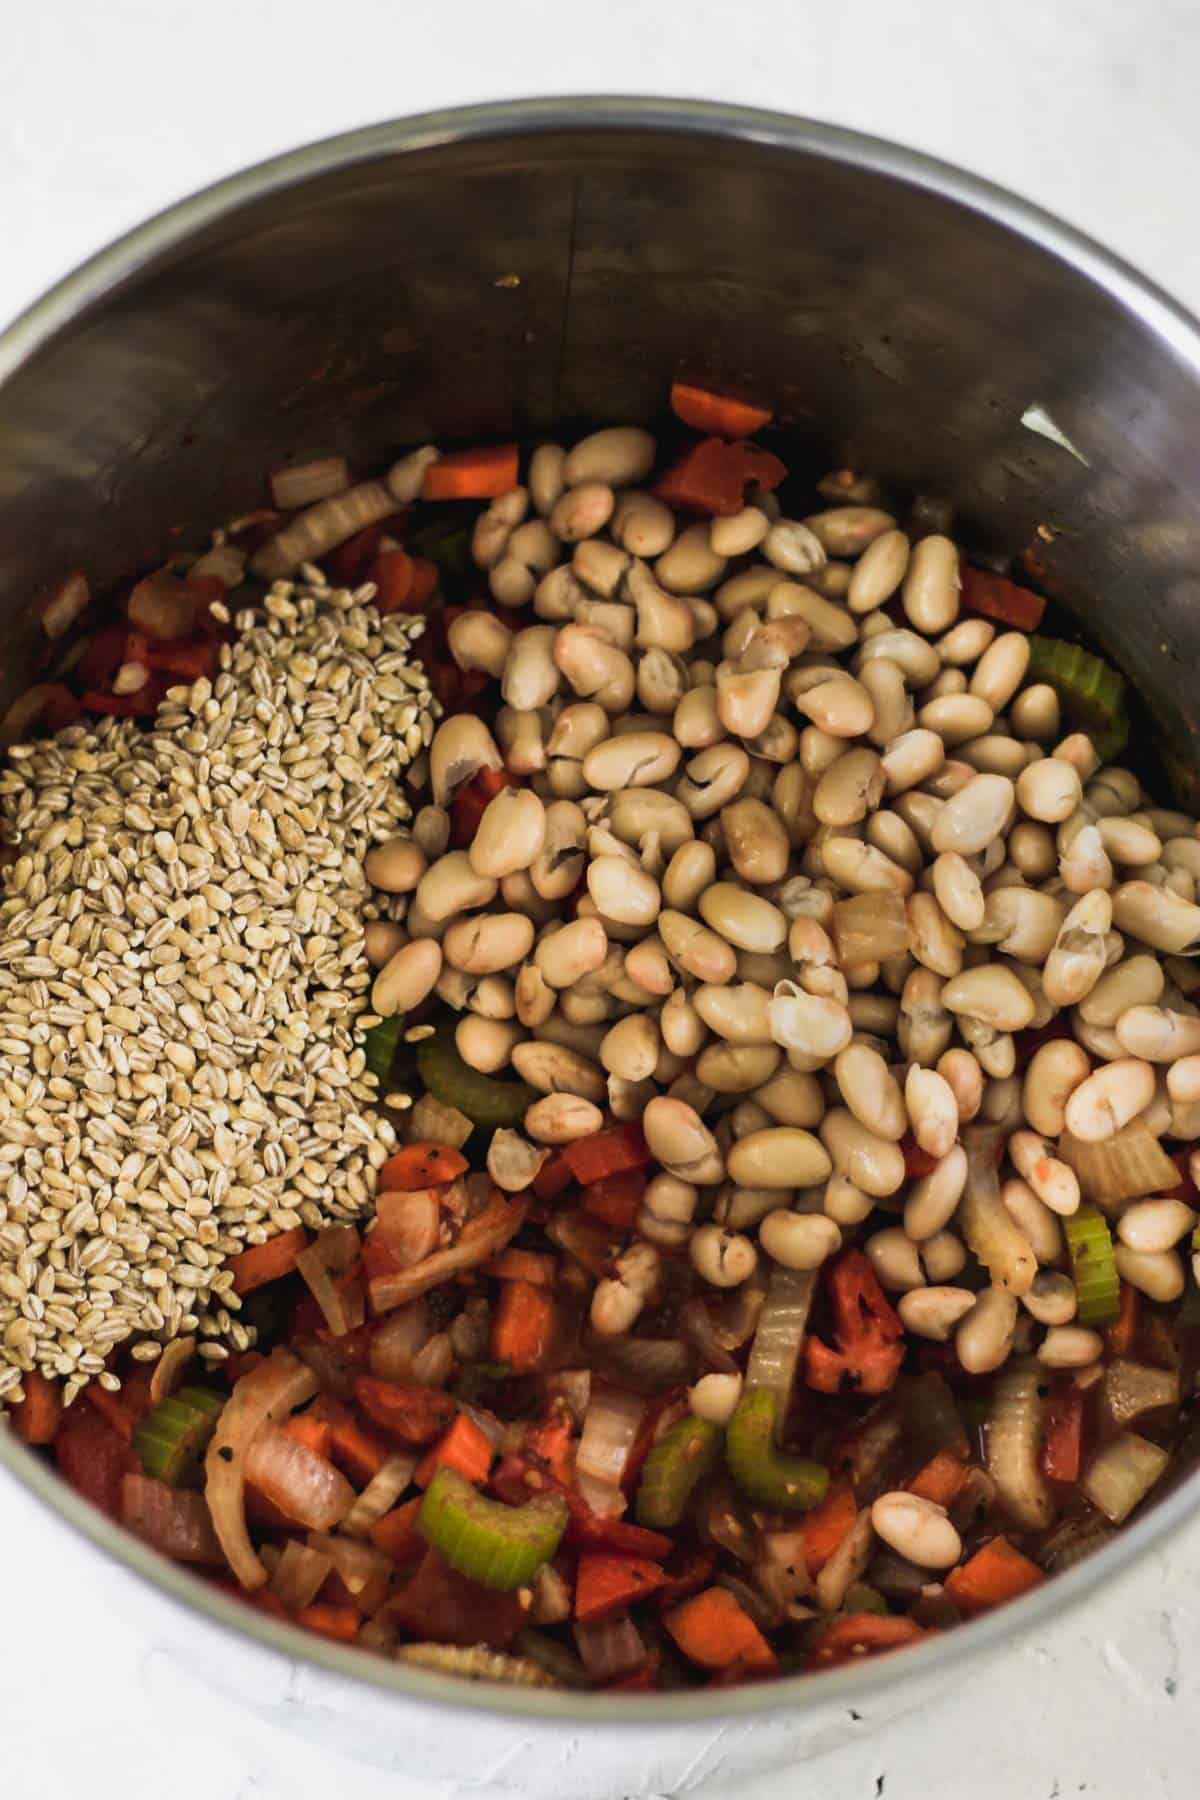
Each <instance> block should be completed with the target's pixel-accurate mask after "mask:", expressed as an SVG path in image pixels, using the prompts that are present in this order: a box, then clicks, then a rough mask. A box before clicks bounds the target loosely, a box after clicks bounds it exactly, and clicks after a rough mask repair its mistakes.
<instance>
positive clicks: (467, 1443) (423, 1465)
mask: <svg viewBox="0 0 1200 1800" xmlns="http://www.w3.org/2000/svg"><path fill="white" fill-rule="evenodd" d="M492 1454H493V1452H492V1445H491V1440H490V1439H489V1438H488V1437H487V1436H486V1435H485V1434H484V1433H483V1432H482V1431H481V1430H480V1429H479V1426H478V1425H477V1424H476V1423H475V1421H474V1419H472V1418H470V1417H469V1416H468V1415H467V1414H466V1413H459V1415H458V1417H457V1419H455V1421H454V1423H453V1425H452V1426H451V1427H450V1429H449V1431H448V1432H447V1433H446V1435H445V1437H444V1438H442V1439H440V1441H439V1442H438V1443H436V1444H435V1445H434V1446H433V1449H432V1450H431V1451H430V1452H429V1454H428V1455H427V1456H425V1457H423V1458H422V1459H421V1462H420V1463H419V1465H418V1467H417V1472H416V1475H415V1476H414V1478H413V1479H414V1480H415V1481H416V1484H417V1486H418V1487H423V1488H424V1487H428V1486H429V1484H430V1482H431V1481H432V1480H433V1478H434V1476H435V1475H436V1474H437V1471H438V1470H439V1469H457V1470H458V1472H459V1474H460V1475H465V1476H466V1478H467V1480H468V1481H474V1482H481V1481H486V1480H487V1478H488V1470H489V1469H490V1468H491V1466H492Z"/></svg>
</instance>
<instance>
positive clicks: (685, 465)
mask: <svg viewBox="0 0 1200 1800" xmlns="http://www.w3.org/2000/svg"><path fill="white" fill-rule="evenodd" d="M745 487H746V463H745V460H744V458H743V456H742V453H741V450H740V449H739V448H738V447H737V446H736V445H735V444H727V443H726V442H725V441H724V439H723V438H719V437H706V438H701V440H700V442H699V443H698V444H693V445H692V447H691V448H690V449H689V450H685V451H684V453H683V455H682V456H681V457H680V458H679V461H678V462H676V463H673V464H672V466H671V467H670V468H669V469H668V470H667V472H666V474H665V475H661V476H660V477H659V479H658V481H657V482H656V483H655V485H654V488H653V490H652V492H653V493H654V495H655V497H656V498H657V499H659V500H662V501H663V502H664V503H665V504H666V505H667V506H674V507H678V509H679V510H680V511H681V512H691V513H703V514H707V515H708V516H710V517H711V516H713V515H715V516H716V517H718V518H732V516H733V515H734V513H739V512H741V510H742V500H743V495H744V493H745Z"/></svg>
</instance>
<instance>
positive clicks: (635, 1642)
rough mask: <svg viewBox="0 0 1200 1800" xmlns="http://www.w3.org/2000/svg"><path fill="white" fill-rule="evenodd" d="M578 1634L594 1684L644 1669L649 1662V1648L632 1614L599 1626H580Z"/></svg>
mask: <svg viewBox="0 0 1200 1800" xmlns="http://www.w3.org/2000/svg"><path fill="white" fill-rule="evenodd" d="M574 1632H575V1642H576V1644H577V1645H578V1647H579V1654H580V1656H581V1657H582V1658H583V1666H584V1668H585V1669H586V1670H587V1672H588V1674H589V1675H590V1676H591V1678H592V1680H593V1681H616V1680H618V1679H619V1678H620V1676H622V1675H630V1674H632V1673H633V1671H634V1669H640V1668H641V1666H642V1664H643V1663H644V1662H645V1660H646V1646H645V1644H644V1643H643V1642H642V1639H641V1637H640V1635H639V1633H638V1628H637V1626H636V1625H635V1624H634V1622H633V1620H632V1619H631V1618H630V1617H629V1615H628V1613H619V1614H618V1615H617V1617H616V1618H615V1619H599V1620H597V1621H596V1622H595V1624H579V1623H576V1625H575V1626H574Z"/></svg>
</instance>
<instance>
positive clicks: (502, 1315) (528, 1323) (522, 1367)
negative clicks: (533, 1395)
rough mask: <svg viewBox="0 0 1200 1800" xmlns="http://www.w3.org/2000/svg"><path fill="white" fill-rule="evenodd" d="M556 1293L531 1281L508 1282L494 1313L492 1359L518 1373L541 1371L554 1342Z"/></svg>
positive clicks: (556, 1319) (556, 1315) (501, 1291)
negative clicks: (538, 1369) (505, 1364)
mask: <svg viewBox="0 0 1200 1800" xmlns="http://www.w3.org/2000/svg"><path fill="white" fill-rule="evenodd" d="M557 1322H558V1312H557V1308H556V1307H555V1304H554V1296H553V1294H552V1293H551V1292H550V1291H549V1290H548V1289H547V1288H545V1287H541V1286H539V1285H537V1284H536V1283H534V1282H532V1281H506V1282H505V1283H504V1286H503V1287H502V1288H501V1290H500V1296H499V1299H498V1300H497V1302H496V1306H495V1310H494V1311H493V1313H492V1356H493V1357H494V1359H495V1360H496V1361H497V1362H502V1363H507V1364H508V1366H509V1368H510V1369H512V1370H513V1372H514V1373H515V1374H520V1375H523V1374H528V1373H530V1372H531V1371H532V1370H534V1369H537V1368H540V1367H541V1365H542V1363H543V1362H544V1360H545V1358H546V1356H547V1355H548V1353H549V1351H550V1348H551V1345H552V1344H553V1342H554V1334H555V1327H556V1325H557Z"/></svg>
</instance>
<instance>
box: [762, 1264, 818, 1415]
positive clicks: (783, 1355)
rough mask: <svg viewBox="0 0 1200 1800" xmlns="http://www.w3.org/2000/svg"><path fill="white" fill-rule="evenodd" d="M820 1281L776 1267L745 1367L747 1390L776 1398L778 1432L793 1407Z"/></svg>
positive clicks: (812, 1272)
mask: <svg viewBox="0 0 1200 1800" xmlns="http://www.w3.org/2000/svg"><path fill="white" fill-rule="evenodd" d="M816 1287H817V1277H816V1272H815V1270H812V1269H785V1268H784V1266H783V1264H782V1263H776V1264H775V1267H774V1268H773V1269H772V1270H771V1279H770V1281H769V1282H768V1284H767V1298H766V1300H765V1302H764V1304H763V1309H762V1313H761V1315H760V1317H759V1321H758V1330H757V1331H756V1332H755V1334H754V1343H753V1345H752V1347H751V1350H750V1361H749V1363H748V1364H747V1366H746V1390H747V1392H749V1391H750V1390H751V1389H756V1388H765V1389H766V1390H767V1392H768V1393H770V1394H774V1396H775V1422H776V1428H777V1429H782V1426H783V1422H784V1421H785V1420H786V1418H787V1413H788V1408H789V1407H790V1405H791V1403H792V1388H793V1386H794V1384H795V1380H796V1368H797V1365H798V1364H799V1361H800V1351H801V1348H802V1346H803V1344H804V1333H805V1332H806V1331H807V1329H808V1315H809V1313H810V1311H811V1310H812V1302H813V1294H814V1293H815V1292H816Z"/></svg>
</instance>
